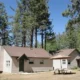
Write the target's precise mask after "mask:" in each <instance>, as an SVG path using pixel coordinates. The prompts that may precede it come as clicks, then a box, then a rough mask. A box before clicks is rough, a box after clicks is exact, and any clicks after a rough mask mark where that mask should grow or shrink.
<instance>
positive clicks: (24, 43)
mask: <svg viewBox="0 0 80 80" xmlns="http://www.w3.org/2000/svg"><path fill="white" fill-rule="evenodd" d="M22 46H23V47H26V32H23V39H22Z"/></svg>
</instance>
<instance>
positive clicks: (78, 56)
mask: <svg viewBox="0 0 80 80" xmlns="http://www.w3.org/2000/svg"><path fill="white" fill-rule="evenodd" d="M51 58H52V60H53V68H54V69H71V68H78V67H79V68H80V52H79V51H78V50H77V49H62V50H59V51H57V52H56V54H55V55H52V57H51Z"/></svg>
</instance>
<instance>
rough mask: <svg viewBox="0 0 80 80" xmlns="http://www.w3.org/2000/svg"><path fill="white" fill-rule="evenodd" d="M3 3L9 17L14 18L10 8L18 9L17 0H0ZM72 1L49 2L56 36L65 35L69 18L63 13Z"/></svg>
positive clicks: (50, 0)
mask: <svg viewBox="0 0 80 80" xmlns="http://www.w3.org/2000/svg"><path fill="white" fill-rule="evenodd" d="M0 2H3V3H4V5H5V7H6V11H7V13H8V16H13V15H14V14H15V12H14V11H12V10H11V8H10V6H11V7H13V8H14V9H16V7H17V5H16V0H0ZM69 3H70V0H49V3H48V5H49V13H50V20H51V21H52V25H53V26H54V27H53V30H54V32H55V33H56V34H59V33H63V32H64V31H65V26H66V24H67V21H68V18H66V17H63V16H62V12H63V11H65V10H66V9H67V6H68V4H69Z"/></svg>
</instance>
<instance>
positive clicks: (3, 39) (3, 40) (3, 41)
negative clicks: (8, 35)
mask: <svg viewBox="0 0 80 80" xmlns="http://www.w3.org/2000/svg"><path fill="white" fill-rule="evenodd" d="M2 45H6V42H5V33H4V34H3V38H2Z"/></svg>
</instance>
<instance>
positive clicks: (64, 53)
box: [55, 49, 76, 56]
mask: <svg viewBox="0 0 80 80" xmlns="http://www.w3.org/2000/svg"><path fill="white" fill-rule="evenodd" d="M75 50H76V49H61V50H59V51H58V52H57V53H56V54H55V55H65V56H69V55H70V54H71V53H72V52H73V51H75Z"/></svg>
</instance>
